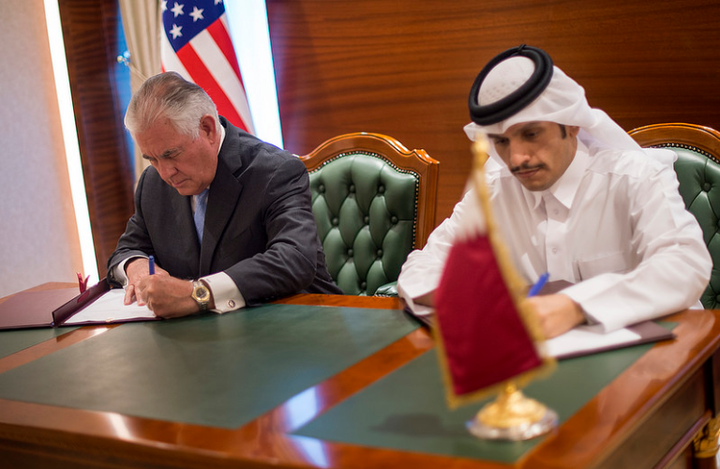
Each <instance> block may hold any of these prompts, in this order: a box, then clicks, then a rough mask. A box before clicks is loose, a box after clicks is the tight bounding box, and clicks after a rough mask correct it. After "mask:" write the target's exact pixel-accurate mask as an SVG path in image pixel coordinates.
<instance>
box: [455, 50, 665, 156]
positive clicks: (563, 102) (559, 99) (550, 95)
mask: <svg viewBox="0 0 720 469" xmlns="http://www.w3.org/2000/svg"><path fill="white" fill-rule="evenodd" d="M541 52H542V51H541ZM534 70H535V63H534V62H533V61H532V60H530V59H529V58H527V57H523V56H511V57H509V58H507V59H505V60H503V61H501V62H500V63H498V64H497V65H496V66H495V67H494V68H492V69H491V70H490V71H489V72H488V73H487V76H486V77H485V79H484V80H483V81H482V83H481V84H480V87H479V90H478V93H477V103H478V104H479V105H480V106H486V105H489V104H492V103H495V102H497V101H499V100H500V99H503V98H505V97H506V96H508V95H510V93H513V92H514V91H516V90H517V89H518V88H519V87H520V86H521V85H523V84H524V83H526V82H527V81H528V79H529V78H530V77H531V75H532V74H533V72H534ZM470 99H473V97H472V96H471V97H470ZM537 121H545V122H555V123H557V124H564V125H569V126H578V127H580V132H579V134H578V138H579V139H580V140H581V141H582V142H583V143H585V144H586V145H587V146H588V147H591V146H601V147H608V148H614V149H618V150H642V151H644V152H645V153H647V154H651V155H652V156H653V157H654V158H656V159H659V160H661V161H663V162H668V163H671V164H672V162H673V161H674V160H675V157H676V155H675V153H674V152H672V151H669V150H658V149H642V148H641V147H640V145H638V143H637V142H635V140H633V138H632V137H630V135H628V134H627V132H625V130H623V129H622V127H620V126H619V125H618V124H617V123H616V122H615V121H613V120H612V119H611V118H610V117H609V116H608V115H607V114H606V113H605V112H604V111H602V110H600V109H595V108H591V107H590V105H589V104H588V102H587V99H586V97H585V90H584V89H583V87H582V86H580V85H579V84H578V83H577V82H575V81H574V80H573V79H572V78H570V77H568V76H567V75H566V74H565V73H564V72H563V71H562V70H560V69H559V68H558V67H556V66H554V65H553V72H552V78H551V79H550V82H549V83H548V85H547V87H546V88H545V89H544V90H543V91H542V93H541V94H540V95H539V96H538V97H537V98H535V99H534V100H533V101H532V102H530V103H529V104H528V105H527V106H526V107H524V108H523V109H520V110H519V111H518V112H517V113H515V114H513V115H511V116H510V117H507V118H506V119H504V120H502V121H500V122H497V123H494V124H489V125H478V124H476V123H475V122H471V123H470V124H468V125H466V126H465V127H464V130H465V133H466V134H467V136H468V137H469V138H470V140H473V141H475V138H476V135H477V133H478V132H482V133H485V134H503V133H505V131H506V130H507V129H508V128H509V127H511V126H513V125H515V124H518V123H521V122H537ZM492 147H493V146H492V145H491V156H493V157H495V158H498V156H497V154H496V152H495V149H494V148H492ZM668 158H669V159H668Z"/></svg>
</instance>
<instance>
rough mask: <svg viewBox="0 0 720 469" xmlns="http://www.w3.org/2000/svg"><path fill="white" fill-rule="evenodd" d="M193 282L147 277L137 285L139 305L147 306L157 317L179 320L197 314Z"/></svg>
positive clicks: (165, 276) (165, 277)
mask: <svg viewBox="0 0 720 469" xmlns="http://www.w3.org/2000/svg"><path fill="white" fill-rule="evenodd" d="M192 291H193V286H192V282H189V281H187V280H180V279H179V278H175V277H171V276H169V275H167V274H165V275H157V274H156V275H146V276H144V277H143V278H141V279H140V281H138V283H137V284H136V285H135V296H136V297H137V302H138V304H146V305H147V307H148V309H150V310H151V311H152V312H153V313H155V315H156V316H158V317H161V318H177V317H181V316H187V315H189V314H193V313H197V312H198V310H199V308H198V304H197V303H196V302H195V300H193V299H192V296H191V295H192Z"/></svg>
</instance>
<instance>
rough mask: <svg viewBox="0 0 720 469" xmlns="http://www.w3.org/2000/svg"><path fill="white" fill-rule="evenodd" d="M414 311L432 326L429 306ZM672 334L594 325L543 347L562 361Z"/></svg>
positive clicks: (644, 326)
mask: <svg viewBox="0 0 720 469" xmlns="http://www.w3.org/2000/svg"><path fill="white" fill-rule="evenodd" d="M418 306H421V307H420V308H418ZM415 310H416V311H415V312H414V313H413V312H412V311H410V308H405V311H406V312H408V313H409V314H411V315H412V316H415V317H416V318H417V319H419V320H420V321H422V322H423V323H425V324H427V325H428V326H430V327H433V320H434V312H433V310H432V308H430V307H422V305H415ZM674 337H675V334H673V333H672V331H671V330H669V329H667V328H665V327H663V326H661V325H660V324H658V323H656V322H654V321H646V322H642V323H640V324H635V325H633V326H630V327H626V328H624V329H620V330H617V331H613V332H602V331H601V330H600V329H599V328H598V327H597V326H578V327H575V328H574V329H572V330H570V331H568V332H566V333H565V334H562V335H560V336H558V337H555V338H552V339H550V340H546V341H545V346H546V348H547V352H548V355H550V356H551V357H555V358H556V359H558V360H561V359H564V358H572V357H579V356H582V355H589V354H591V353H599V352H605V351H607V350H613V349H617V348H623V347H630V346H633V345H640V344H646V343H650V342H658V341H661V340H667V339H672V338H674Z"/></svg>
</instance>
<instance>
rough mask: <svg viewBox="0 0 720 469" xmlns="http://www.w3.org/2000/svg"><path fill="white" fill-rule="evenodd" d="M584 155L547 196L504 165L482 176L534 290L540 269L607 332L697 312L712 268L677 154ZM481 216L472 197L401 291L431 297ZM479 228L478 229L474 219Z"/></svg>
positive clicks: (417, 256) (412, 258) (412, 265)
mask: <svg viewBox="0 0 720 469" xmlns="http://www.w3.org/2000/svg"><path fill="white" fill-rule="evenodd" d="M658 156H659V158H653V157H651V156H649V155H648V154H647V153H645V152H643V151H618V150H609V149H600V148H597V149H596V148H592V149H588V148H587V147H586V146H585V145H584V144H583V143H582V142H581V141H578V150H577V153H576V155H575V158H574V159H573V161H572V163H571V164H570V166H569V167H568V168H567V170H566V171H565V173H564V174H563V175H562V176H561V177H560V179H558V181H557V182H556V183H555V184H554V185H553V186H552V187H550V188H549V189H547V190H545V191H541V192H532V191H528V190H527V189H525V188H524V187H523V186H522V185H521V184H520V182H519V181H518V180H517V178H515V177H514V176H513V175H512V174H511V173H510V171H509V170H508V169H507V167H505V166H504V165H499V164H497V163H495V162H492V161H491V163H490V164H488V165H486V166H487V168H486V176H487V181H488V186H489V189H490V194H491V198H492V207H493V212H494V218H495V220H496V222H497V225H498V227H499V229H500V231H501V233H502V235H503V239H504V241H505V243H506V245H507V247H508V248H509V251H510V253H511V255H512V259H513V261H514V263H515V266H516V267H517V269H518V271H519V273H520V274H521V275H522V276H523V277H524V279H525V280H526V281H527V282H528V284H531V283H534V282H535V281H536V280H537V279H538V277H539V276H540V275H541V274H543V273H544V272H548V273H549V274H550V281H551V282H561V283H562V282H567V284H565V285H569V286H566V288H563V289H561V290H560V293H563V294H565V295H567V296H569V297H570V298H571V299H573V300H574V301H575V302H577V303H578V304H579V305H580V306H581V307H582V309H583V312H584V314H585V315H586V317H587V318H588V319H589V320H590V321H591V322H596V323H598V324H600V328H601V329H602V330H605V331H611V330H615V329H619V328H622V327H625V326H628V325H631V324H634V323H637V322H640V321H643V320H647V319H653V318H657V317H660V316H663V315H666V314H669V313H673V312H676V311H680V310H683V309H686V308H689V307H694V306H698V298H699V297H700V295H701V294H702V292H703V290H704V289H705V287H706V285H707V283H708V280H709V278H710V271H711V268H712V261H711V259H710V255H709V253H708V251H707V248H706V246H705V243H704V242H703V235H702V231H701V229H700V227H699V225H698V223H697V220H696V219H695V217H694V216H693V215H692V214H691V213H689V212H688V211H687V210H686V209H685V205H684V203H683V200H682V198H681V197H680V194H679V193H678V182H677V176H676V174H675V172H674V170H673V168H672V161H673V159H674V155H672V154H671V156H670V157H669V158H668V156H667V152H666V154H665V155H663V154H661V153H658ZM478 217H482V215H481V212H480V209H479V205H478V201H477V195H476V194H475V192H474V190H472V189H471V190H470V191H468V192H467V193H466V194H465V196H464V197H463V199H462V200H461V201H460V202H459V203H458V204H457V205H456V206H455V209H454V211H453V213H452V215H451V217H450V218H448V219H446V220H445V221H443V223H442V224H441V225H440V226H438V227H437V228H436V229H435V231H433V233H432V234H431V235H430V237H429V239H428V243H427V245H426V246H425V247H424V248H423V249H422V250H417V251H413V252H412V253H410V255H409V256H408V259H407V261H406V263H405V264H404V265H403V268H402V272H401V274H400V277H399V279H398V291H399V293H400V295H401V296H402V297H403V298H405V299H406V301H407V302H408V304H409V305H410V306H411V308H414V307H415V305H414V304H413V301H412V299H414V298H418V297H420V296H422V295H425V294H427V293H430V292H432V291H433V290H434V289H435V288H436V287H437V284H438V282H439V280H440V276H441V274H442V268H443V265H444V262H445V259H446V257H447V253H448V251H449V249H450V247H451V246H452V242H453V240H454V239H455V237H456V236H457V235H458V234H459V233H461V232H462V231H463V229H464V228H463V226H468V224H469V223H472V222H468V220H471V219H477V218H478ZM474 224H476V225H477V222H474Z"/></svg>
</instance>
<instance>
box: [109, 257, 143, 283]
mask: <svg viewBox="0 0 720 469" xmlns="http://www.w3.org/2000/svg"><path fill="white" fill-rule="evenodd" d="M133 259H142V256H132V257H128V258H127V259H124V260H122V261H121V262H120V263H119V264H118V265H116V266H115V267H113V268H112V279H113V280H115V281H116V282H117V283H119V284H120V285H122V287H123V288H125V287H127V284H128V278H127V274H126V273H125V265H127V263H128V262H130V261H131V260H133ZM146 259H147V258H146Z"/></svg>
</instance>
